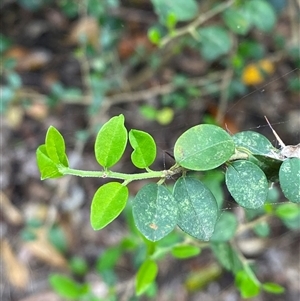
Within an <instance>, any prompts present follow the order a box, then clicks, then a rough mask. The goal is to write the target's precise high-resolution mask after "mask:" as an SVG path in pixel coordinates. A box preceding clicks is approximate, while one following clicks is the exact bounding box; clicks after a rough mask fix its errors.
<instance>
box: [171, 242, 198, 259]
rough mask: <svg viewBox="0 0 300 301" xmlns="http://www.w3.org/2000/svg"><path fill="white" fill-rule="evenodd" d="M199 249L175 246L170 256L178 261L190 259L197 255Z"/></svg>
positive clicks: (188, 246)
mask: <svg viewBox="0 0 300 301" xmlns="http://www.w3.org/2000/svg"><path fill="white" fill-rule="evenodd" d="M200 252H201V249H200V248H199V247H196V246H190V245H177V246H175V247H173V249H172V251H171V254H172V255H173V256H174V257H175V258H178V259H185V258H191V257H195V256H197V255H199V254H200Z"/></svg>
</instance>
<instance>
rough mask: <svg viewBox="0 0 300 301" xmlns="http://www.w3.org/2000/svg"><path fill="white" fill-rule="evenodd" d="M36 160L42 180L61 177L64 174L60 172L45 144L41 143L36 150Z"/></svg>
mask: <svg viewBox="0 0 300 301" xmlns="http://www.w3.org/2000/svg"><path fill="white" fill-rule="evenodd" d="M36 161H37V165H38V168H39V171H40V173H41V179H42V180H45V179H48V178H59V177H61V176H62V175H63V174H62V173H60V172H59V170H58V167H57V164H56V163H55V162H53V161H52V160H51V159H50V158H49V156H48V153H47V149H46V145H45V144H43V145H40V146H39V147H38V149H37V150H36Z"/></svg>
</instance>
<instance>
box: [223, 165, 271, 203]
mask: <svg viewBox="0 0 300 301" xmlns="http://www.w3.org/2000/svg"><path fill="white" fill-rule="evenodd" d="M225 181H226V185H227V188H228V190H229V192H230V194H231V195H232V197H233V198H234V200H235V201H236V202H237V203H238V204H239V205H241V206H242V207H245V208H249V209H257V208H259V207H261V206H262V205H263V204H264V203H265V201H266V199H267V195H268V181H267V178H266V176H265V174H264V173H263V171H262V170H261V169H260V168H259V167H258V166H257V165H255V164H254V163H252V162H249V161H245V160H238V161H235V162H233V163H232V164H231V165H230V166H229V167H228V169H227V171H226V176H225Z"/></svg>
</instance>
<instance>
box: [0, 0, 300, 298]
mask: <svg viewBox="0 0 300 301" xmlns="http://www.w3.org/2000/svg"><path fill="white" fill-rule="evenodd" d="M0 8H1V12H0V22H1V28H0V54H1V62H0V69H1V79H0V95H1V108H0V111H1V119H2V124H1V135H2V138H1V140H2V141H5V143H4V144H3V146H1V147H2V151H3V153H2V154H1V162H2V167H1V169H2V170H1V199H2V207H1V214H2V215H3V222H1V227H2V229H3V230H2V231H1V257H2V263H1V264H2V266H3V273H4V275H5V277H4V281H3V283H1V296H2V298H3V300H5V301H6V300H7V301H8V300H22V301H25V300H26V301H29V300H30V301H31V300H62V299H60V298H67V299H73V300H174V301H175V300H227V299H226V298H230V296H231V297H232V296H233V297H232V298H235V299H234V300H239V298H240V297H239V296H240V295H239V294H238V293H237V292H236V289H235V288H234V285H233V283H234V276H232V275H236V274H237V271H239V267H240V265H241V262H243V260H241V259H240V258H241V257H240V254H244V255H245V256H246V257H247V258H249V257H250V258H255V259H256V260H257V262H259V263H260V264H261V266H259V265H255V266H252V264H251V269H250V267H249V266H247V269H246V271H245V270H244V274H239V275H238V276H237V275H236V279H235V281H236V287H237V288H238V289H239V291H240V293H241V294H242V296H246V297H247V296H254V295H256V294H258V292H257V282H256V279H255V275H254V276H253V274H252V272H251V271H252V269H253V270H255V271H256V272H257V275H258V276H257V277H258V278H260V279H262V280H263V281H267V280H270V281H274V282H278V283H280V284H281V285H282V286H285V287H286V293H285V294H286V295H284V296H285V297H286V299H288V300H291V301H293V300H298V299H297V297H299V283H297V276H298V277H299V269H298V270H297V269H296V270H293V267H294V268H295V266H297V264H299V257H297V256H294V257H293V256H290V255H291V253H290V252H291V251H292V250H297V249H296V248H297V247H299V243H298V244H297V239H296V238H295V237H298V238H299V216H300V213H299V207H297V206H296V205H294V204H288V203H283V204H279V205H278V204H277V203H279V202H280V201H284V199H283V198H282V196H281V195H279V193H278V191H277V190H276V186H275V188H274V189H272V190H270V204H271V203H276V204H277V205H276V206H273V205H270V204H267V205H266V206H265V207H264V208H262V209H261V210H256V211H246V212H241V208H238V207H237V206H234V205H233V204H232V202H231V201H230V200H228V196H227V195H224V192H223V189H222V188H223V181H224V176H223V172H222V171H214V172H211V173H207V174H206V175H203V176H201V177H202V180H203V181H204V182H205V183H206V185H207V186H208V187H210V188H211V189H212V190H213V191H214V193H215V196H216V198H217V200H218V201H219V204H220V207H221V204H223V205H222V206H223V207H222V208H224V209H223V210H224V212H225V213H226V214H223V215H221V217H222V219H220V223H221V222H223V223H224V224H225V225H226V226H225V227H228V231H229V232H226V231H225V230H220V232H219V233H217V232H216V235H215V237H214V239H213V240H214V241H213V243H212V244H211V245H203V244H202V243H201V242H197V241H194V240H192V239H191V238H189V237H185V236H183V235H182V234H180V233H179V232H178V233H177V232H175V233H172V234H170V235H169V236H168V237H167V238H166V239H164V240H162V241H160V242H158V243H150V242H149V241H146V240H145V239H143V238H142V237H141V236H140V235H139V234H138V232H137V230H136V228H135V226H134V223H133V220H132V216H131V213H130V212H131V210H130V203H129V204H128V210H126V214H124V215H123V216H122V217H120V218H119V219H118V222H116V224H113V225H110V226H109V227H108V228H107V229H105V230H103V231H101V232H93V231H92V230H91V228H90V226H89V204H87V202H86V200H89V199H91V196H92V195H93V192H94V191H95V190H96V188H97V187H98V186H99V181H98V182H97V181H95V180H93V181H92V180H86V179H84V180H82V181H81V180H77V179H72V180H71V179H69V178H68V179H66V180H62V181H61V182H59V181H49V182H47V183H41V182H40V180H39V174H38V172H37V168H36V164H35V154H34V152H35V148H36V147H37V146H38V145H39V144H40V143H41V142H42V141H43V139H44V133H45V130H46V128H47V127H48V126H49V125H50V124H54V125H55V126H56V127H57V128H59V129H61V131H62V132H63V133H64V134H65V136H66V140H67V144H68V147H69V150H70V153H71V158H72V159H71V162H70V163H71V165H72V166H74V167H77V168H82V169H95V168H97V165H95V159H94V158H92V149H93V139H94V135H95V133H96V131H97V130H98V129H99V128H100V127H101V125H102V124H103V123H104V122H105V121H106V120H108V118H109V117H110V116H112V115H116V114H120V113H122V114H124V115H125V117H126V120H127V127H128V128H132V127H133V128H140V129H143V130H146V131H149V132H150V133H151V134H152V135H153V136H154V138H155V140H156V141H158V145H159V147H160V152H159V154H158V158H157V162H156V163H155V165H154V166H153V167H154V168H157V169H162V168H165V166H168V165H170V164H171V163H170V162H172V158H169V156H168V155H167V153H171V152H172V147H173V144H174V141H175V140H176V138H177V137H178V136H179V135H180V133H182V132H183V130H185V129H187V128H189V127H190V126H192V125H195V124H198V123H201V122H207V123H215V124H219V125H221V126H223V127H224V128H226V129H227V130H228V131H229V132H231V133H236V132H239V131H241V130H243V129H250V128H253V127H260V126H261V125H262V124H263V125H264V124H265V122H264V119H263V116H264V115H267V116H268V118H269V120H272V122H273V123H275V124H280V127H279V128H277V129H276V130H278V132H279V134H280V136H281V138H282V139H283V140H284V141H285V143H286V144H296V143H298V142H299V137H300V133H299V128H300V120H299V119H300V118H299V116H300V110H299V93H300V80H299V68H300V54H299V51H300V50H299V49H300V38H299V21H300V19H299V18H300V17H299V16H300V3H299V0H249V1H248V0H247V1H246V0H245V1H243V0H235V1H234V0H228V1H220V0H213V1H207V0H199V1H196V0H184V1H183V0H176V1H163V0H152V1H150V0H140V1H135V0H77V1H76V0H2V1H1V3H0ZM262 132H263V134H267V135H269V137H271V138H270V139H272V141H274V138H273V137H272V136H271V131H270V129H268V128H267V127H264V128H263V129H262ZM166 151H167V152H166ZM129 156H130V152H128V155H127V157H128V158H129ZM129 161H130V160H128V162H129ZM128 162H126V161H124V162H122V163H121V164H119V165H118V168H119V169H122V170H123V171H127V172H135V170H134V168H133V167H131V166H129V164H128ZM140 185H141V184H137V183H134V184H133V185H132V186H131V194H132V195H134V194H135V193H136V192H137V191H138V190H139V188H140V187H141V186H140ZM170 185H172V179H171V181H170ZM230 211H233V212H234V213H235V214H232V213H231V212H230ZM266 216H267V217H266ZM270 217H271V218H270ZM257 218H258V219H259V222H258V223H257V222H256V223H253V222H251V221H253V219H257ZM238 221H239V222H242V225H241V226H243V225H247V224H250V225H252V226H249V228H247V226H246V228H243V227H241V228H239V227H238V226H237V224H238ZM225 227H222V223H221V226H220V228H221V229H223V228H225ZM241 229H242V230H241ZM245 229H246V230H245ZM222 231H224V232H222ZM220 233H221V234H220ZM240 233H243V235H238V234H240ZM297 235H298V236H297ZM224 237H225V238H226V239H225V238H224ZM233 237H236V239H235V240H234V239H233ZM231 240H233V241H234V243H233V244H232V243H231ZM236 244H237V245H238V248H236ZM276 245H277V248H276ZM283 245H287V246H291V247H288V248H283V247H280V246H283ZM292 246H293V247H294V249H293V247H292ZM209 250H212V252H210V251H209ZM200 252H201V255H199V256H198V254H199V253H200ZM212 254H214V256H215V257H216V258H217V259H218V263H217V261H216V260H215V259H214V257H212ZM228 258H231V259H232V260H228ZM179 259H180V260H179ZM153 261H155V262H159V267H160V269H159V272H158V278H157V282H154V281H153V279H154V278H155V276H156V273H157V271H156V269H155V265H153ZM278 262H281V263H280V264H279V263H278ZM275 263H276V264H275ZM141 266H142V267H143V268H140V267H141ZM138 269H139V272H138V273H139V274H138V275H139V277H138V278H137V279H139V280H137V282H138V283H135V281H136V280H135V274H136V273H137V271H138ZM249 269H250V270H249ZM276 269H277V270H276ZM282 270H285V271H286V275H284V276H282V277H279V276H278V273H279V271H280V273H281V272H282ZM143 271H144V272H143ZM228 271H230V272H231V273H229V272H228ZM249 271H250V272H249ZM270 271H272V272H270ZM289 273H290V274H291V275H292V276H291V275H290V274H289ZM297 273H298V274H297ZM270 275H272V277H271V279H270V277H269V276H270ZM249 283H250V284H253V283H254V284H253V285H252V286H251V285H249ZM264 285H265V286H264V287H262V290H263V291H264V292H263V293H262V294H261V295H259V296H258V297H256V298H257V299H253V300H271V298H272V300H282V299H280V298H283V297H282V296H281V297H278V299H276V298H277V296H276V295H272V296H271V297H270V295H267V293H266V292H273V293H276V292H277V293H279V292H281V288H280V287H276V286H274V285H272V284H270V285H267V284H265V283H264ZM135 286H136V289H137V292H138V294H140V295H143V296H139V297H137V296H136V295H135V293H134V287H135ZM249 287H250V289H249ZM50 288H51V289H50ZM53 290H54V291H55V293H53ZM24 295H26V296H25V297H24ZM47 298H48V299H47ZM293 298H294V299H293Z"/></svg>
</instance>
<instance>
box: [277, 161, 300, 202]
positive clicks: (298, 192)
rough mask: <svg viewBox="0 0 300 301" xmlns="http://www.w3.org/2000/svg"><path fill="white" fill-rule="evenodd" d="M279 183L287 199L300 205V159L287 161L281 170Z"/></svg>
mask: <svg viewBox="0 0 300 301" xmlns="http://www.w3.org/2000/svg"><path fill="white" fill-rule="evenodd" d="M279 182H280V187H281V189H282V192H283V194H284V195H285V197H286V198H287V199H288V200H290V201H291V202H293V203H300V159H298V158H291V159H286V160H285V161H284V162H283V163H282V165H281V167H280V170H279Z"/></svg>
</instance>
